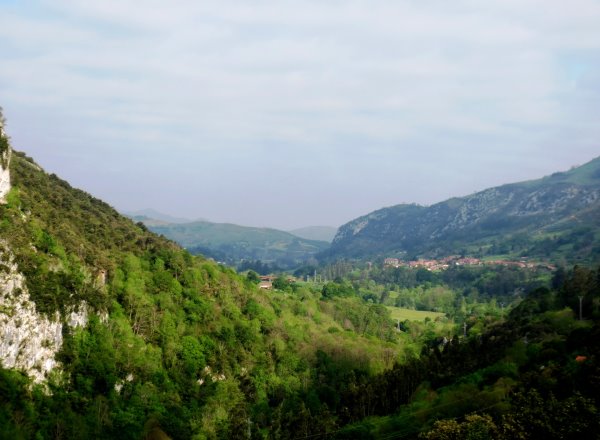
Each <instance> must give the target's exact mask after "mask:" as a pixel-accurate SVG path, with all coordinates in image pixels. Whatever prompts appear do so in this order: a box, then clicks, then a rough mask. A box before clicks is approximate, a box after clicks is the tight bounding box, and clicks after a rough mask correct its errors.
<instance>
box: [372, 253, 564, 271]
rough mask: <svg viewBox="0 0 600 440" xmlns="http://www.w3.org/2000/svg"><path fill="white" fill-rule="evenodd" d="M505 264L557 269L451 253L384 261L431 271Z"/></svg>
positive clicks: (392, 264)
mask: <svg viewBox="0 0 600 440" xmlns="http://www.w3.org/2000/svg"><path fill="white" fill-rule="evenodd" d="M483 265H486V266H505V267H519V268H522V269H534V268H536V267H545V268H547V269H550V270H554V269H556V267H555V266H552V265H549V264H545V263H532V262H528V261H510V260H480V259H479V258H472V257H461V256H458V255H450V256H448V257H444V258H442V259H439V260H423V259H419V260H415V261H403V260H400V259H398V258H386V259H385V260H384V261H383V267H384V268H387V267H394V268H398V267H407V268H412V269H427V270H431V271H437V270H446V269H448V268H449V267H451V266H483Z"/></svg>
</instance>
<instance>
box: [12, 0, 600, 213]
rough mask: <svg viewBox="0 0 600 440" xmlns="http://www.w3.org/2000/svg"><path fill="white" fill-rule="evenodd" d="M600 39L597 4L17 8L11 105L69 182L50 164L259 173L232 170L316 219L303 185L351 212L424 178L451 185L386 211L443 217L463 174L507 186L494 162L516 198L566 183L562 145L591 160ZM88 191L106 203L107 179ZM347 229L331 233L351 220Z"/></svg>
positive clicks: (23, 133)
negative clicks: (520, 184) (262, 175)
mask: <svg viewBox="0 0 600 440" xmlns="http://www.w3.org/2000/svg"><path fill="white" fill-rule="evenodd" d="M599 22H600V3H599V2H597V1H594V0H575V1H573V2H569V3H568V4H567V3H565V2H563V1H558V0H550V1H538V0H527V1H516V0H503V1H499V0H497V1H491V2H487V3H486V4H485V6H484V5H481V3H480V2H474V1H469V0H462V1H457V2H450V3H449V2H443V1H431V2H413V1H401V2H392V1H385V0H371V1H369V2H366V1H357V0H354V1H344V2H342V1H335V0H328V1H323V0H321V1H306V0H305V1H302V2H300V1H291V0H283V1H274V0H259V1H256V2H248V1H219V2H216V1H206V2H193V1H185V0H178V1H173V2H169V3H164V2H159V1H154V0H151V1H147V2H144V3H143V5H142V4H140V2H137V1H135V2H134V1H127V0H125V1H123V0H120V1H117V0H108V1H103V2H79V1H75V0H53V1H49V0H40V1H37V2H28V3H27V5H24V4H21V3H13V4H12V5H4V6H2V5H0V39H1V40H2V41H3V44H2V45H1V46H0V56H1V57H2V60H3V62H2V69H0V99H2V101H3V102H2V105H3V106H4V107H5V109H6V112H7V115H8V117H9V122H10V123H11V124H12V126H13V127H14V131H13V132H12V134H13V138H14V139H15V140H16V141H22V142H24V143H27V144H28V145H31V146H32V148H34V151H32V152H31V153H32V154H33V155H34V156H35V155H36V154H38V155H41V156H42V157H43V158H44V160H47V161H48V163H49V164H51V166H56V167H58V168H60V169H61V171H64V172H66V173H67V174H69V168H68V167H69V165H68V164H61V163H60V161H58V160H57V159H53V158H52V156H51V153H50V151H49V147H48V145H52V151H53V154H55V153H56V152H62V153H60V154H67V155H70V156H71V157H73V156H77V157H80V158H85V157H87V158H92V159H89V160H91V161H92V162H93V163H97V164H99V165H100V167H99V170H101V169H102V168H103V167H107V168H106V169H108V167H109V164H110V161H111V160H113V161H114V160H115V158H116V157H117V155H118V154H120V153H122V152H123V150H124V149H125V150H126V151H128V154H130V155H132V156H133V157H135V155H136V154H144V155H148V157H146V158H145V166H148V167H150V168H151V169H153V170H155V172H157V170H159V169H160V164H161V163H164V162H165V161H166V160H171V159H170V158H171V157H176V158H185V157H187V158H188V160H185V159H180V162H177V163H173V164H172V166H171V165H170V167H171V168H173V173H174V175H172V176H168V178H170V179H175V180H177V181H179V180H178V179H179V177H178V175H180V176H184V175H185V176H189V175H192V174H193V168H189V167H193V166H194V165H193V164H196V163H200V162H201V163H204V164H212V165H209V168H210V169H212V170H213V171H214V170H219V171H221V172H227V167H224V166H221V164H222V163H231V164H233V163H235V164H236V165H235V166H233V168H235V169H236V172H237V173H239V174H240V176H241V177H240V179H239V180H241V181H246V182H248V181H250V182H251V181H252V180H253V179H252V175H253V174H252V173H253V172H255V170H256V168H254V169H245V168H244V166H241V165H238V162H236V160H237V159H238V158H245V160H246V162H240V163H241V164H244V163H251V166H252V167H259V166H260V164H261V163H269V164H270V165H271V166H273V167H276V168H277V169H278V170H279V171H277V172H276V173H274V174H275V175H277V179H278V182H279V183H278V184H281V185H284V186H283V188H284V190H283V192H286V191H285V185H287V186H288V190H287V193H294V194H297V196H298V197H299V198H303V199H309V197H308V196H306V195H303V194H300V192H302V191H305V190H304V189H302V188H298V185H296V184H291V183H289V182H288V180H287V179H286V178H285V173H286V171H287V172H289V173H296V174H299V175H302V176H305V177H306V178H307V183H306V185H300V186H301V187H306V191H307V192H308V193H310V194H314V193H315V190H316V188H318V187H319V185H320V186H321V187H323V186H327V185H329V186H331V190H332V191H337V194H338V197H339V199H340V200H342V199H343V200H348V199H352V197H349V196H347V195H345V194H341V193H342V192H343V191H344V188H346V189H347V191H358V189H357V188H359V186H358V185H356V184H355V183H354V181H353V179H354V178H355V176H356V175H357V174H360V173H363V172H365V173H366V174H365V176H364V177H363V178H362V182H363V183H362V186H360V188H363V187H365V186H364V185H368V182H374V184H373V186H370V188H371V191H377V187H376V186H375V185H381V184H382V182H385V181H386V180H388V181H391V180H395V178H396V175H397V174H398V173H404V174H406V175H407V176H408V177H407V179H408V180H418V176H417V173H418V169H417V168H418V164H423V163H425V162H426V161H428V163H429V164H430V165H428V166H427V167H425V168H427V169H429V168H430V167H438V168H440V167H448V168H449V169H448V170H444V171H443V172H440V173H438V174H439V175H443V176H444V179H445V180H446V183H445V184H444V185H441V184H439V182H438V183H434V184H432V185H431V186H430V187H428V188H425V187H421V188H419V189H417V190H415V191H413V192H412V193H408V192H406V193H402V194H398V190H395V191H391V190H390V191H384V193H385V200H386V201H384V200H382V199H381V198H380V197H379V198H377V200H374V201H373V203H385V204H392V203H394V200H399V199H401V200H405V201H407V200H414V201H418V202H432V201H435V200H439V199H440V198H442V197H445V196H447V195H452V194H448V191H458V192H461V191H462V192H465V191H466V192H469V191H471V190H472V189H473V186H474V185H473V183H469V182H464V179H463V178H462V176H464V175H465V173H468V172H474V173H475V175H474V176H473V178H472V179H470V181H473V180H474V181H476V182H477V183H479V182H481V185H488V184H489V185H491V184H495V183H501V182H499V180H500V179H502V176H501V175H500V174H502V171H503V170H504V171H506V169H500V170H498V172H497V174H498V175H497V176H496V175H494V174H495V173H494V172H492V173H489V172H484V171H478V170H484V169H486V168H487V167H490V166H493V165H494V164H497V163H498V160H499V161H500V163H501V164H503V165H505V166H506V167H507V168H508V169H511V170H516V171H515V172H514V174H511V175H510V176H506V175H505V174H504V175H505V177H504V179H509V178H513V177H514V178H521V177H526V175H525V173H531V172H535V171H538V172H541V171H546V170H548V171H550V170H552V169H553V168H555V167H557V166H558V164H559V163H561V162H560V161H563V160H565V156H566V153H564V151H562V149H561V148H559V147H558V146H560V145H567V143H568V146H569V150H570V152H571V154H572V155H575V156H577V157H580V158H588V159H589V158H591V157H592V156H593V155H595V154H596V151H597V150H598V149H597V144H596V141H595V139H598V135H599V134H600V128H598V124H597V121H596V120H595V118H594V117H593V116H592V113H591V112H592V110H593V108H597V104H598V87H597V84H598V81H597V79H598V77H599V76H600V73H599V72H600V65H599V63H598V62H597V61H596V60H597V59H600V57H599V55H600V30H599V28H598V26H597V23H599ZM573 66H584V67H583V68H582V67H578V68H574V67H573ZM11 114H12V115H18V116H12V115H11ZM21 118H22V119H21ZM31 127H38V128H42V127H43V130H44V134H43V135H41V134H39V135H36V134H34V133H32V129H31ZM36 131H37V130H36ZM548 145H552V146H553V147H552V151H550V152H548V151H546V152H545V154H544V155H543V157H539V156H540V152H541V151H544V149H545V148H546V147H547V146H548ZM36 148H37V149H38V150H39V151H35V149H36ZM563 148H564V147H563ZM57 157H58V156H57ZM305 157H314V158H320V159H321V162H318V161H317V160H316V159H315V160H312V161H307V160H305V159H304V158H305ZM453 157H454V158H456V159H454V160H453V159H452V158H453ZM250 159H251V160H250ZM240 160H241V159H240ZM382 161H383V162H384V163H386V164H397V166H396V167H391V166H387V165H384V166H382V165H381V162H382ZM529 161H537V163H538V164H537V165H536V167H533V169H532V167H531V166H529V165H526V164H525V163H529ZM579 161H582V160H579ZM128 163H129V162H128ZM177 167H179V168H180V169H181V170H182V171H181V172H180V173H177V172H176V171H175V170H176V169H177ZM425 168H423V169H425ZM378 170H379V171H378ZM453 170H454V171H453ZM519 170H520V172H521V174H519ZM367 171H368V173H367ZM210 175H211V176H212V177H214V173H210ZM331 176H335V179H334V180H333V183H332V181H331V180H328V179H329V177H331ZM490 177H493V179H492V178H490ZM528 177H533V176H528ZM80 178H81V179H82V180H81V181H80V183H81V184H82V185H84V186H87V187H91V188H93V189H95V188H101V185H100V184H99V183H97V182H98V181H100V180H101V179H102V176H101V174H100V171H98V172H97V173H96V174H94V175H90V176H89V179H90V180H89V181H86V180H85V176H80ZM165 178H167V176H165ZM93 179H96V180H94V181H92V180H93ZM292 180H293V179H292ZM448 180H450V181H452V182H455V184H451V183H450V184H448V183H447V182H448ZM236 181H237V177H236ZM505 181H506V180H505ZM95 182H96V183H95ZM342 182H343V183H342ZM338 183H339V186H336V185H338ZM209 184H210V181H209V180H208V178H206V179H204V180H202V185H203V186H206V185H209ZM237 184H239V182H238V183H237ZM269 184H273V183H272V182H266V183H264V182H263V183H262V184H261V186H260V191H266V188H267V187H268V185H269ZM185 185H186V183H185V182H184V181H182V180H181V181H180V186H182V187H183V186H185ZM469 185H470V186H469ZM441 187H443V190H441V189H440V188H441ZM198 191H199V192H197V193H194V194H201V191H200V190H198ZM225 191H226V192H227V191H229V192H230V197H232V198H235V191H236V190H235V188H231V189H229V188H226V189H225ZM361 191H362V189H361ZM140 192H142V189H141V188H140ZM190 194H192V193H190ZM100 195H101V196H105V197H108V198H109V199H110V198H111V197H114V198H113V199H112V200H117V196H115V195H113V194H107V193H105V194H100ZM119 197H121V196H119ZM278 197H279V196H278ZM317 197H319V196H317ZM322 197H323V199H324V200H325V195H323V196H322ZM280 199H281V203H284V198H283V197H280ZM138 200H139V198H138ZM144 202H148V203H151V202H152V200H151V198H148V199H147V200H144ZM118 203H121V204H127V203H130V202H128V201H127V200H126V199H125V196H123V197H121V198H120V199H118ZM131 203H132V202H131ZM356 203H357V207H356V208H355V209H356V210H361V212H362V211H363V210H364V211H366V210H368V209H372V208H373V209H374V208H377V207H378V206H373V205H372V204H370V202H369V201H368V200H365V201H362V202H360V203H358V202H356ZM325 205H327V204H325ZM141 207H144V206H141ZM337 212H338V214H334V213H332V214H331V215H330V214H327V215H328V216H329V217H328V218H330V219H333V218H337V220H336V222H341V221H343V220H348V219H349V218H348V217H344V216H349V215H354V212H352V213H351V212H350V210H346V211H344V210H343V209H342V210H339V209H338V210H337ZM361 212H358V213H357V214H359V213H361ZM174 214H176V213H174ZM186 215H190V214H189V213H188V214H186ZM200 215H204V214H203V213H202V212H199V213H197V215H196V216H200ZM215 215H218V214H217V213H216V211H215ZM234 215H235V214H234V213H230V214H227V216H234ZM272 215H275V214H272ZM297 215H299V216H300V215H301V212H300V210H299V212H298V213H297ZM335 215H338V217H335ZM265 218H266V220H265V221H267V220H268V217H265ZM227 219H230V220H235V219H234V218H230V217H228V218H227ZM238 221H241V220H238ZM307 221H309V220H308V218H307ZM331 221H333V220H331Z"/></svg>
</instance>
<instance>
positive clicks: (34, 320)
mask: <svg viewBox="0 0 600 440" xmlns="http://www.w3.org/2000/svg"><path fill="white" fill-rule="evenodd" d="M87 316H88V314H87V307H86V306H85V304H82V305H81V306H80V307H79V308H78V310H72V311H71V312H70V313H69V314H68V316H66V317H65V318H63V317H61V315H60V314H59V313H58V312H57V313H56V314H55V315H54V317H53V319H49V318H48V317H46V316H44V315H41V314H40V313H38V312H37V310H36V306H35V304H34V303H33V302H32V301H31V299H30V297H29V292H28V290H27V286H26V284H25V278H24V276H23V274H21V273H20V272H19V270H18V267H17V265H16V264H15V262H14V257H13V255H12V254H11V252H10V250H9V249H7V247H6V243H2V244H0V364H1V365H2V366H3V367H4V368H17V369H19V370H22V371H24V372H25V373H26V374H27V375H29V376H31V377H32V378H33V380H34V381H35V382H42V381H43V380H44V379H46V377H47V375H48V374H50V373H51V372H52V371H53V370H54V369H55V368H56V367H57V366H58V362H57V361H56V359H55V357H56V354H57V353H58V351H59V350H60V348H61V346H62V343H63V337H62V328H63V322H64V323H65V325H68V326H70V327H71V328H74V327H81V326H85V324H86V323H87Z"/></svg>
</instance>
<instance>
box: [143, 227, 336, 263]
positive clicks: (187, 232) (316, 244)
mask: <svg viewBox="0 0 600 440" xmlns="http://www.w3.org/2000/svg"><path fill="white" fill-rule="evenodd" d="M144 223H146V221H144ZM146 224H147V225H148V227H149V228H150V229H151V230H152V231H154V232H156V233H157V234H162V235H164V236H165V237H168V238H170V239H171V240H174V241H176V242H177V243H179V244H180V245H181V246H183V247H185V248H186V249H187V250H188V251H190V252H191V253H192V254H203V255H205V256H207V257H212V258H214V259H216V260H218V261H224V262H226V263H228V264H231V265H237V264H238V263H240V261H242V260H261V261H263V262H265V263H273V264H275V265H277V266H280V267H283V268H291V267H294V266H297V265H299V264H302V263H304V262H306V261H307V260H308V259H310V258H311V257H313V256H314V255H315V254H316V253H318V252H321V251H323V250H325V249H327V247H328V246H329V244H328V243H327V242H323V241H316V240H307V239H304V238H300V237H297V236H295V235H292V234H290V233H289V232H284V231H279V230H277V229H270V228H252V227H247V226H238V225H233V224H229V223H211V222H206V221H196V222H191V223H184V224H166V225H160V224H157V223H146Z"/></svg>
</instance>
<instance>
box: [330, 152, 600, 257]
mask: <svg viewBox="0 0 600 440" xmlns="http://www.w3.org/2000/svg"><path fill="white" fill-rule="evenodd" d="M599 238H600V158H597V159H595V160H593V161H591V162H589V163H587V164H585V165H583V166H581V167H578V168H575V169H572V170H570V171H567V172H564V173H554V174H552V175H551V176H548V177H544V178H543V179H539V180H533V181H528V182H521V183H514V184H510V185H503V186H500V187H496V188H490V189H487V190H485V191H481V192H478V193H476V194H473V195H470V196H467V197H462V198H453V199H449V200H447V201H444V202H441V203H437V204H435V205H431V206H420V205H397V206H392V207H389V208H383V209H380V210H378V211H375V212H372V213H370V214H368V215H365V216H363V217H360V218H357V219H355V220H352V221H351V222H348V223H347V224H345V225H343V226H341V227H340V229H339V230H338V233H337V235H336V237H335V239H334V240H333V243H332V246H331V249H330V250H329V251H328V252H326V253H323V254H322V256H323V257H324V258H326V259H327V258H328V259H336V258H367V257H373V256H388V257H391V256H398V257H402V258H407V259H411V258H416V257H426V256H429V257H440V256H442V257H443V256H447V255H453V254H457V253H458V254H463V255H470V256H477V257H485V256H495V257H510V258H520V257H534V258H539V259H549V260H552V261H563V262H564V261H568V262H570V263H571V264H573V263H575V262H591V261H598V260H599V259H600V246H598V244H597V243H598V239H599Z"/></svg>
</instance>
